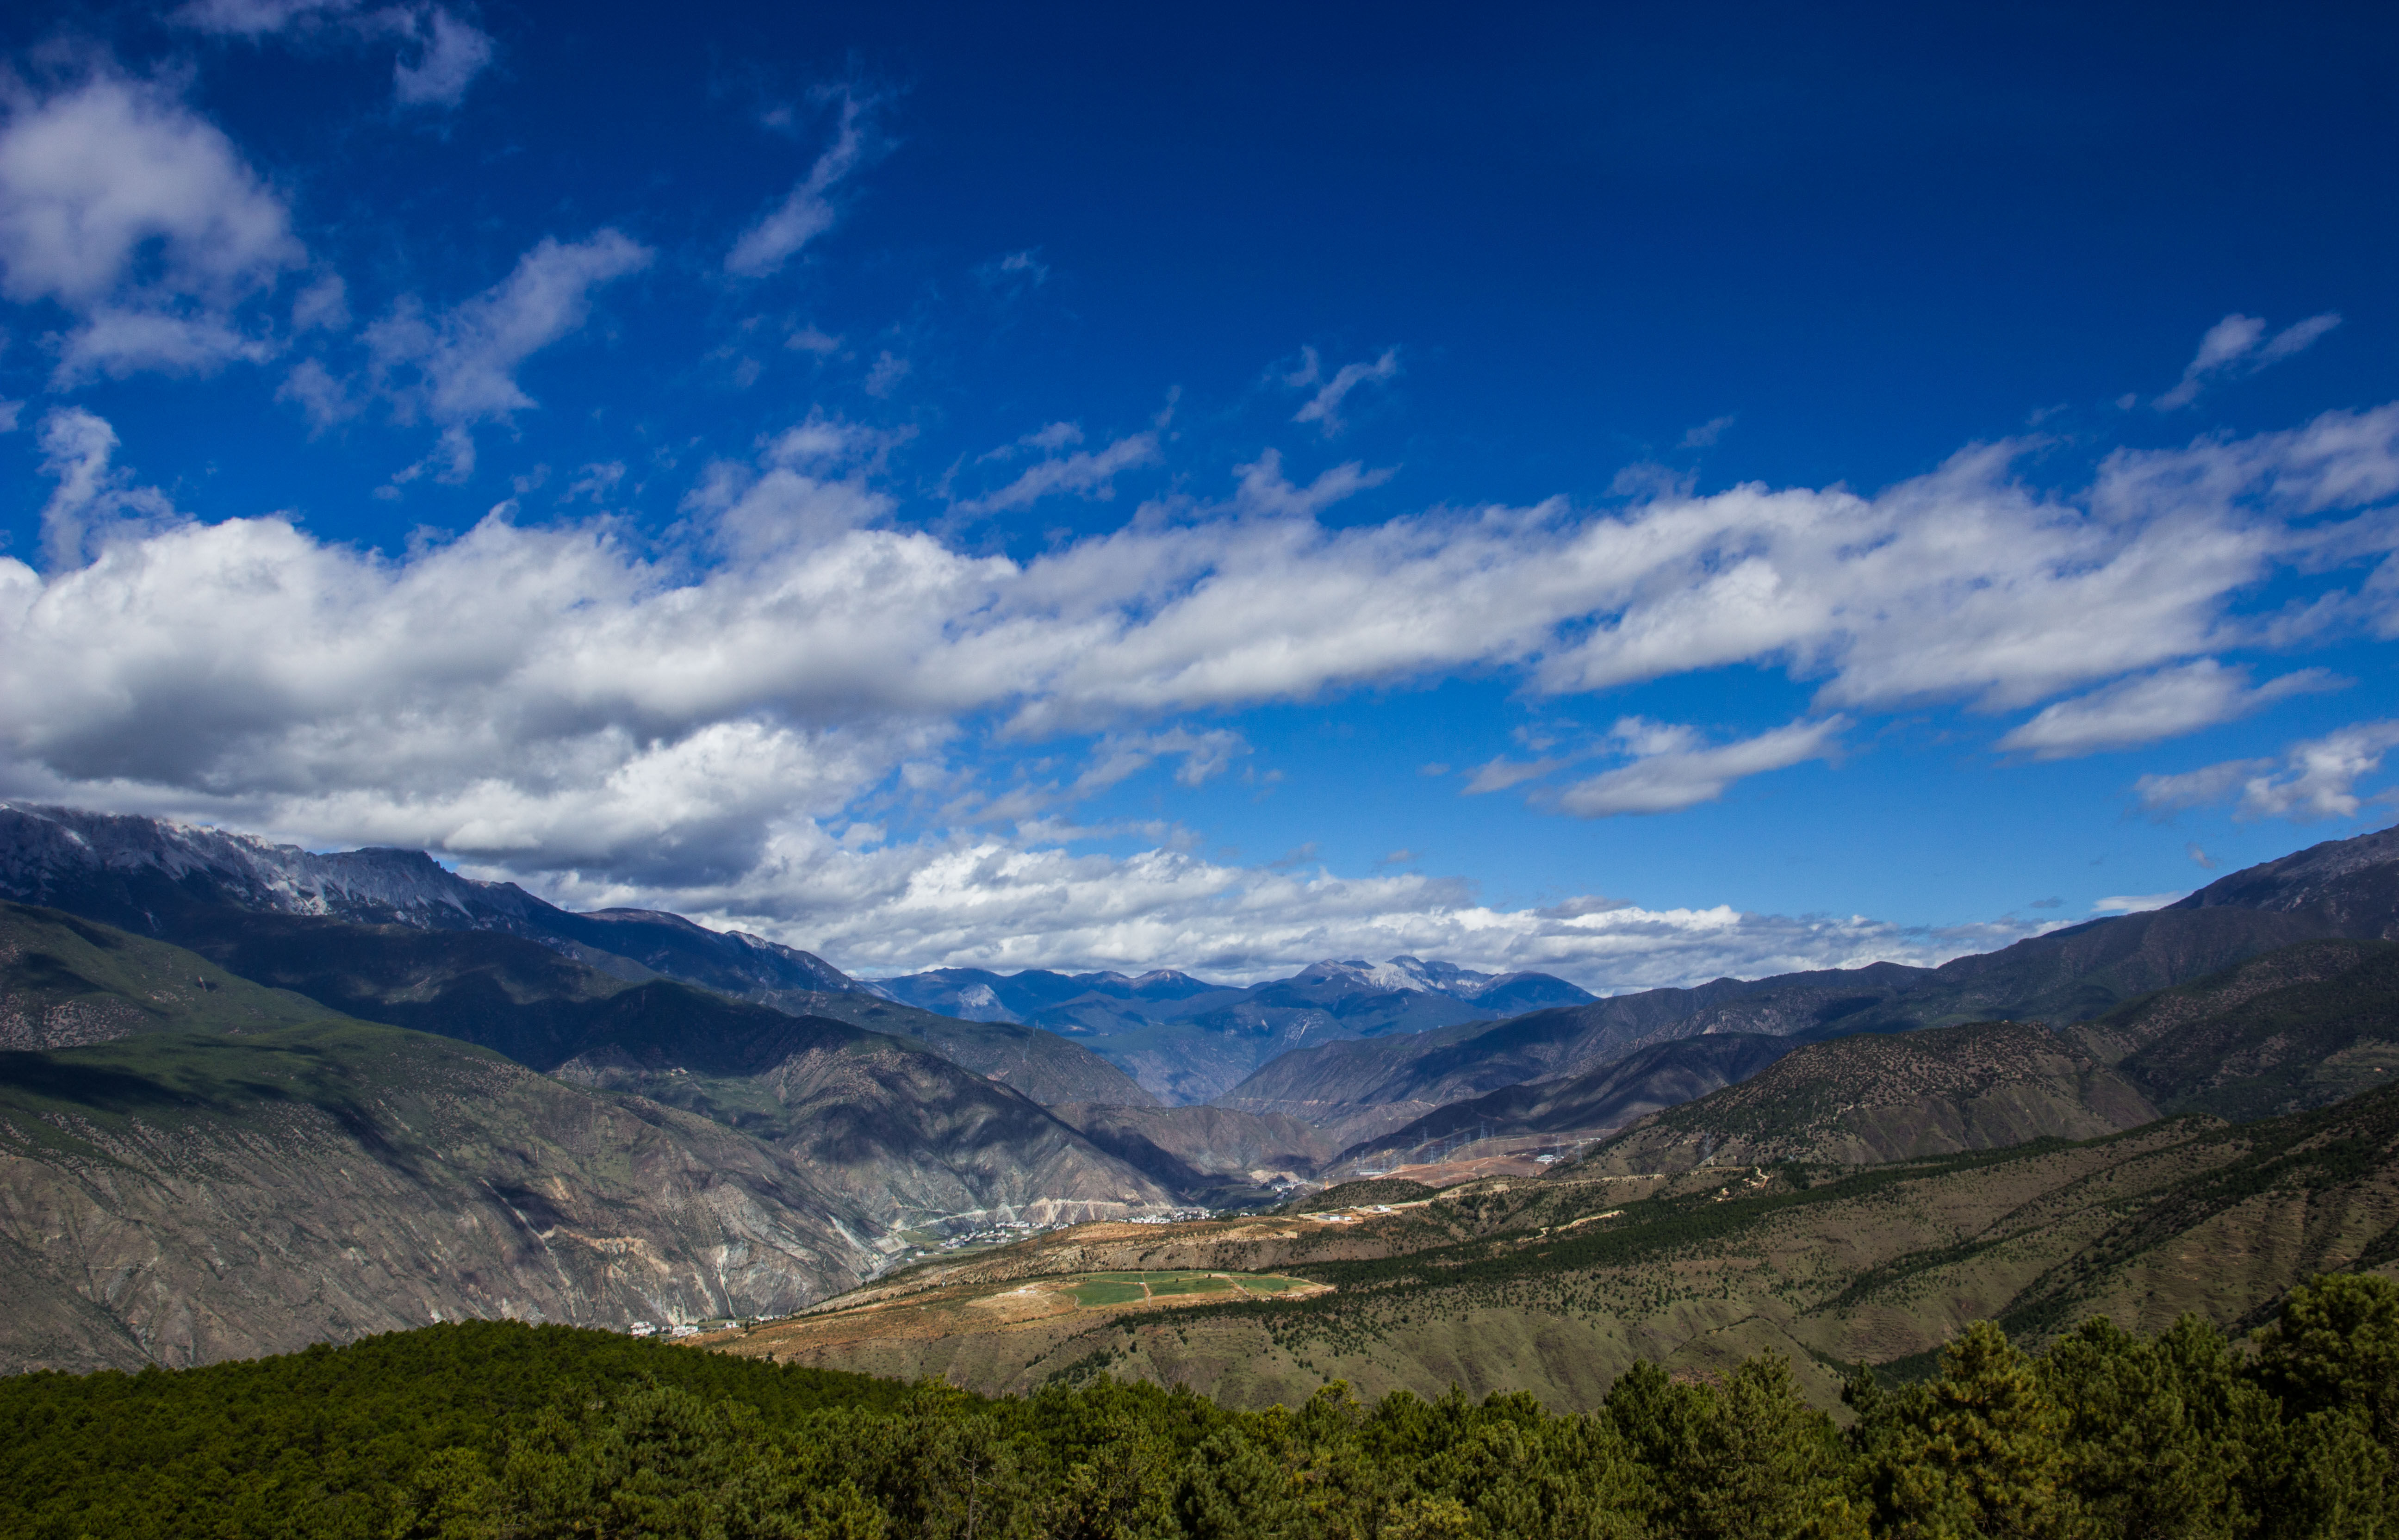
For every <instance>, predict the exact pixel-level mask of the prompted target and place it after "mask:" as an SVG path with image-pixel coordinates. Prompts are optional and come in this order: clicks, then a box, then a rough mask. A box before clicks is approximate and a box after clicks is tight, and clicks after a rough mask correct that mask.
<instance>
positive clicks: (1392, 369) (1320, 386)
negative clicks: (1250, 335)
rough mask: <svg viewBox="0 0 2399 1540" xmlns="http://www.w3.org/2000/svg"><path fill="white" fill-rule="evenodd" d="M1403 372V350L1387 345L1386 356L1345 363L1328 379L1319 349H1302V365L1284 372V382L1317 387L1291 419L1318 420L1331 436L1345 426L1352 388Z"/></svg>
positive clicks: (1299, 420)
mask: <svg viewBox="0 0 2399 1540" xmlns="http://www.w3.org/2000/svg"><path fill="white" fill-rule="evenodd" d="M1399 372H1400V350H1399V349H1398V348H1396V347H1387V348H1385V349H1384V350H1383V356H1382V357H1381V358H1376V360H1375V361H1374V362H1373V363H1370V364H1364V363H1360V364H1343V365H1342V366H1341V367H1340V369H1338V370H1336V371H1335V372H1334V375H1333V377H1332V378H1331V379H1329V380H1328V379H1325V378H1324V377H1323V363H1322V360H1321V359H1320V358H1318V357H1317V356H1316V349H1314V348H1312V347H1304V348H1302V349H1300V367H1299V368H1298V369H1296V370H1294V371H1292V372H1291V373H1289V374H1286V375H1285V376H1283V384H1285V385H1290V386H1292V387H1294V388H1295V389H1296V388H1301V387H1304V386H1308V385H1315V386H1316V387H1317V390H1316V394H1315V395H1313V396H1311V397H1309V398H1308V401H1307V403H1306V404H1305V405H1303V406H1302V407H1301V408H1300V409H1299V410H1298V411H1297V412H1294V413H1293V414H1292V419H1291V420H1292V421H1293V422H1294V423H1314V424H1315V425H1316V426H1317V430H1318V431H1319V432H1321V434H1323V435H1324V437H1326V438H1327V439H1330V438H1332V437H1333V436H1334V435H1335V434H1337V433H1339V432H1340V431H1341V429H1342V427H1343V426H1345V425H1344V424H1343V422H1342V420H1341V403H1342V402H1343V401H1345V400H1348V399H1349V393H1350V392H1351V391H1353V390H1355V389H1357V388H1358V387H1359V386H1360V385H1381V384H1383V383H1385V382H1387V381H1389V380H1393V379H1396V378H1398V376H1399Z"/></svg>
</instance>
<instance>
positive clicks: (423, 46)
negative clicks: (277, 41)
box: [170, 0, 496, 107]
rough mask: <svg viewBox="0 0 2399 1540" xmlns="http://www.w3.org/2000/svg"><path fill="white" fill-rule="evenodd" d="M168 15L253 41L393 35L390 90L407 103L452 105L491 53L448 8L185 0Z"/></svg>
mask: <svg viewBox="0 0 2399 1540" xmlns="http://www.w3.org/2000/svg"><path fill="white" fill-rule="evenodd" d="M170 20H173V21H175V22H177V23H178V24H180V25H183V26H186V27H190V28H192V29H193V30H194V31H196V32H210V33H218V34H224V35H228V36H234V37H244V38H249V39H251V40H253V41H254V40H257V39H260V38H264V37H270V36H273V35H275V34H278V33H283V32H294V33H303V34H307V35H309V36H312V37H318V38H325V37H332V38H337V39H343V40H346V41H347V42H349V43H351V44H353V45H357V44H366V43H373V42H375V41H379V40H382V39H386V38H397V39H399V40H400V54H399V57H398V58H396V59H395V60H394V61H392V71H391V81H392V95H393V97H394V98H395V99H396V100H397V101H399V102H400V105H402V106H406V107H422V106H435V107H455V106H457V105H458V104H459V103H460V102H461V101H465V100H466V98H467V88H468V86H470V85H472V84H473V83H474V80H475V77H476V76H477V75H479V74H482V72H483V71H484V70H485V69H487V68H488V67H490V65H491V62H492V60H493V57H494V55H495V52H496V46H495V44H494V43H493V41H492V38H491V35H490V34H488V33H485V32H484V31H482V29H481V28H480V27H477V26H476V25H475V24H474V23H472V22H471V21H468V20H465V19H463V18H462V17H460V16H459V15H458V13H456V12H455V11H453V10H452V9H451V8H450V7H447V6H438V5H402V6H386V7H378V8H375V9H373V10H370V9H367V8H365V7H363V6H361V5H360V4H359V0H190V3H189V4H187V5H184V6H183V7H179V8H178V9H176V10H175V11H174V12H173V13H172V15H171V17H170ZM412 52H413V59H412V57H411V56H412Z"/></svg>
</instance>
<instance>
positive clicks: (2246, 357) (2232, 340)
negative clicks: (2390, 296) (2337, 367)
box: [2155, 311, 2340, 412]
mask: <svg viewBox="0 0 2399 1540" xmlns="http://www.w3.org/2000/svg"><path fill="white" fill-rule="evenodd" d="M2339 324H2340V317H2338V316H2337V315H2335V314H2333V313H2332V312H2330V311H2326V312H2324V314H2323V315H2321V316H2310V317H2308V318H2307V319H2306V320H2303V321H2297V322H2294V323H2293V324H2291V325H2289V326H2286V327H2284V329H2283V330H2282V331H2278V332H2276V333H2274V335H2273V336H2272V337H2270V338H2269V337H2268V336H2267V335H2266V323H2265V322H2264V321H2262V320H2260V319H2258V318H2257V317H2255V316H2243V315H2241V314H2239V313H2238V312H2235V313H2234V314H2232V315H2230V316H2227V317H2224V318H2223V319H2222V320H2220V321H2218V322H2216V324H2215V325H2214V326H2211V327H2209V328H2208V329H2207V334H2206V335H2205V336H2203V337H2202V338H2200V340H2199V351H2198V352H2197V353H2196V354H2194V355H2193V356H2192V358H2191V360H2190V363H2189V365H2188V366H2187V367H2185V368H2184V370H2183V371H2182V380H2181V382H2180V383H2179V384H2177V385H2175V387H2174V388H2173V389H2172V390H2169V391H2167V392H2166V393H2165V394H2164V395H2162V396H2161V397H2159V398H2158V399H2157V401H2156V403H2155V404H2156V406H2157V409H2158V410H2159V411H2160V412H2174V411H2177V410H2179V409H2181V408H2183V407H2187V406H2189V405H2190V404H2191V403H2192V402H2193V401H2196V400H2198V399H2199V394H2200V392H2201V391H2202V390H2204V389H2206V388H2207V387H2208V385H2211V384H2213V383H2215V382H2216V381H2217V380H2219V379H2223V378H2226V377H2228V376H2232V375H2240V374H2254V373H2256V372H2257V371H2258V370H2261V369H2263V368H2265V367H2266V366H2267V365H2269V364H2274V363H2280V362H2282V360H2284V358H2290V357H2292V356H2293V355H2294V354H2297V353H2301V352H2304V351H2306V350H2307V349H2308V348H2309V347H2310V346H2311V345H2312V344H2314V343H2315V341H2316V339H2317V338H2319V337H2321V336H2323V335H2324V333H2325V332H2327V331H2331V330H2332V329H2333V328H2334V327H2337V326H2338V325H2339Z"/></svg>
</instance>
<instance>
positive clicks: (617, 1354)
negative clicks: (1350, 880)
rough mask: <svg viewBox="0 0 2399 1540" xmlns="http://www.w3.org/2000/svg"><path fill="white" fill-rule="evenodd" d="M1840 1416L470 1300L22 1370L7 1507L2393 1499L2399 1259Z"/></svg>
mask: <svg viewBox="0 0 2399 1540" xmlns="http://www.w3.org/2000/svg"><path fill="white" fill-rule="evenodd" d="M1843 1399H1844V1401H1845V1402H1846V1403H1847V1404H1848V1408H1849V1411H1848V1413H1847V1415H1846V1416H1845V1417H1844V1418H1843V1419H1841V1421H1843V1422H1846V1423H1847V1425H1846V1426H1843V1425H1841V1423H1840V1422H1837V1420H1836V1418H1835V1417H1833V1416H1831V1415H1828V1414H1827V1413H1825V1412H1823V1411H1820V1410H1818V1409H1815V1408H1813V1407H1811V1406H1809V1404H1808V1402H1807V1401H1806V1399H1805V1398H1802V1397H1801V1396H1800V1395H1799V1394H1798V1391H1797V1388H1796V1383H1795V1381H1794V1380H1793V1377H1792V1373H1791V1368H1790V1365H1789V1364H1788V1363H1787V1362H1786V1361H1784V1360H1782V1359H1781V1358H1776V1357H1773V1356H1771V1355H1760V1356H1758V1357H1755V1358H1750V1359H1748V1360H1746V1361H1744V1362H1742V1363H1741V1364H1740V1365H1739V1366H1738V1367H1736V1368H1734V1369H1732V1370H1731V1371H1728V1372H1727V1373H1723V1374H1720V1375H1716V1376H1711V1377H1700V1378H1670V1377H1669V1376H1668V1375H1666V1374H1665V1373H1664V1372H1662V1371H1660V1370H1659V1369H1657V1368H1656V1367H1655V1366H1653V1365H1650V1364H1647V1363H1642V1364H1638V1365H1636V1366H1634V1367H1633V1369H1632V1370H1631V1371H1628V1372H1627V1373H1625V1374H1624V1375H1622V1376H1621V1377H1620V1378H1619V1379H1618V1381H1617V1382H1616V1384H1615V1385H1614V1387H1613V1388H1612V1389H1611V1390H1610V1391H1609V1393H1608V1395H1607V1398H1606V1402H1605V1404H1604V1405H1603V1406H1601V1407H1600V1408H1599V1409H1598V1410H1596V1411H1594V1412H1591V1413H1589V1414H1584V1415H1572V1414H1569V1415H1552V1414H1551V1413H1550V1412H1547V1411H1545V1410H1544V1409H1543V1408H1542V1407H1541V1405H1540V1404H1539V1403H1538V1401H1537V1400H1535V1399H1534V1398H1532V1397H1530V1396H1525V1395H1513V1396H1492V1397H1489V1398H1485V1399H1484V1400H1482V1401H1480V1402H1475V1401H1471V1400H1470V1399H1469V1398H1466V1397H1464V1396H1463V1395H1460V1394H1458V1393H1457V1392H1455V1391H1453V1392H1452V1393H1451V1394H1450V1395H1448V1396H1446V1397H1443V1398H1435V1399H1432V1400H1426V1399H1422V1398H1417V1397H1415V1396H1411V1395H1408V1394H1406V1393H1404V1392H1401V1393H1395V1394H1393V1395H1390V1396H1388V1397H1386V1398H1383V1399H1382V1400H1381V1401H1380V1402H1378V1403H1377V1404H1376V1405H1374V1406H1372V1407H1367V1406H1364V1405H1362V1404H1360V1403H1359V1402H1358V1401H1357V1400H1355V1399H1354V1398H1351V1397H1350V1396H1349V1392H1348V1389H1347V1387H1346V1386H1345V1385H1340V1384H1338V1383H1335V1384H1333V1385H1327V1386H1325V1387H1324V1389H1323V1390H1321V1392H1320V1393H1318V1394H1317V1395H1316V1396H1314V1397H1313V1398H1309V1399H1308V1400H1307V1401H1305V1402H1304V1403H1303V1404H1302V1405H1300V1406H1299V1407H1298V1408H1296V1409H1295V1410H1294V1409H1287V1408H1283V1407H1273V1408H1269V1409H1267V1410H1265V1411H1263V1412H1234V1411H1229V1410H1227V1409H1225V1408H1223V1407H1220V1406H1218V1405H1216V1404H1215V1403H1213V1402H1212V1401H1210V1400H1208V1399H1206V1398H1202V1397H1200V1396H1197V1395H1193V1394H1191V1393H1189V1392H1188V1391H1184V1390H1169V1389H1164V1388H1161V1387H1159V1386H1157V1385H1146V1384H1142V1385H1123V1384H1118V1383H1117V1382H1116V1381H1113V1380H1111V1379H1108V1378H1106V1377H1105V1375H1088V1374H1087V1375H1084V1376H1082V1377H1081V1378H1080V1380H1079V1383H1077V1377H1076V1376H1074V1375H1064V1376H1062V1377H1061V1380H1060V1382H1059V1383H1055V1384H1052V1385H1049V1386H1047V1387H1045V1388H1043V1389H1042V1390H1039V1391H1037V1392H1036V1393H1035V1394H1032V1395H1030V1396H1025V1397H1012V1398H998V1399H987V1398H980V1397H976V1396H971V1395H969V1394H966V1393H964V1392H960V1391H956V1390H953V1389H950V1388H948V1387H946V1386H943V1385H937V1384H933V1383H930V1382H926V1383H920V1384H916V1385H907V1384H903V1383H901V1382H898V1381H892V1380H876V1379H872V1378H868V1377H865V1376H861V1375H849V1374H840V1373H834V1372H828V1371H820V1370H812V1369H803V1368H797V1367H793V1366H789V1365H775V1364H769V1363H762V1362H758V1361H756V1360H745V1359H735V1358H726V1357H724V1356H720V1355H715V1354H709V1353H704V1352H697V1351H693V1350H690V1349H685V1348H678V1347H672V1346H667V1345H662V1344H655V1343H643V1342H637V1341H633V1340H630V1339H628V1338H623V1337H618V1336H615V1335H612V1334H608V1333H603V1332H596V1331H576V1330H573V1329H568V1328H561V1327H539V1328H535V1327H525V1326H522V1325H516V1324H511V1323H476V1324H469V1325H462V1326H442V1327H433V1328H429V1329H426V1330H421V1331H412V1332H405V1333H396V1334H392V1335H386V1336H380V1337H373V1338H369V1339H367V1340H365V1341H362V1342H359V1343H356V1344H351V1345H350V1346H347V1347H344V1348H325V1347H316V1348H311V1349H309V1350H307V1351H306V1352H304V1353H299V1354H295V1355H291V1356H290V1357H285V1358H266V1359H260V1360H256V1361H250V1362H240V1363H228V1364H220V1365H216V1366H213V1367H210V1368H206V1369H197V1370H187V1371H179V1372H173V1373H169V1372H162V1371H157V1370H147V1371H142V1373H139V1374H132V1375H127V1374H121V1373H115V1372H109V1373H102V1374H95V1375H90V1376H87V1377H82V1378H75V1377H70V1376H66V1375H60V1374H34V1375H24V1376H20V1377H18V1378H16V1379H13V1380H9V1381H7V1382H0V1442H5V1446H6V1448H7V1451H8V1454H9V1458H8V1460H7V1463H6V1466H5V1473H0V1533H7V1534H9V1535H12V1536H24V1537H27V1540H52V1537H55V1540H76V1537H79V1536H85V1535H111V1536H129V1537H138V1536H165V1535H211V1536H225V1537H228V1540H232V1537H237V1536H239V1537H248V1536H286V1535H308V1536H325V1537H347V1536H357V1537H359V1540H366V1537H369V1536H375V1537H385V1536H389V1537H395V1540H415V1537H425V1540H432V1537H444V1540H449V1537H455V1540H467V1537H479V1540H497V1537H501V1536H523V1537H528V1540H530V1537H535V1536H565V1535H625V1536H632V1535H644V1536H657V1537H660V1540H671V1537H682V1536H691V1537H695V1540H697V1537H702V1536H705V1537H710V1540H748V1537H752V1536H755V1537H768V1536H772V1537H779V1540H797V1537H809V1540H816V1537H826V1540H833V1537H841V1540H876V1537H881V1536H887V1535H888V1536H902V1535H909V1536H914V1535H925V1536H940V1537H944V1540H946V1537H950V1536H957V1537H960V1540H972V1537H977V1536H985V1535H996V1536H1023V1537H1031V1536H1061V1537H1064V1536H1077V1537H1101V1536H1111V1537H1113V1536H1126V1537H1130V1536H1136V1535H1139V1536H1146V1537H1153V1540H1168V1537H1174V1536H1186V1535H1188V1536H1193V1537H1195V1540H1196V1537H1201V1536H1205V1537H1210V1540H1217V1537H1222V1540H1235V1537H1248V1536H1261V1537H1267V1536H1273V1537H1290V1540H1300V1537H1311V1540H1312V1537H1315V1536H1325V1537H1328V1540H1330V1537H1335V1536H1339V1537H1349V1536H1368V1535H1373V1536H1385V1537H1389V1540H1400V1537H1403V1536H1404V1537H1416V1536H1431V1535H1453V1536H1478V1537H1480V1536H1490V1537H1493V1540H1498V1537H1502V1536H1506V1537H1516V1536H1538V1537H1549V1536H1556V1537H1560V1540H1563V1537H1565V1536H1570V1535H1571V1536H1609V1537H1618V1540H1642V1537H1650V1536H1655V1537H1659V1540H1666V1537H1675V1540H1683V1537H1689V1540H1717V1537H1724V1540H1731V1537H1751V1536H1755V1537H1758V1540H1768V1537H1774V1540H1782V1537H1787V1536H1813V1537H1819V1540H1846V1537H1857V1540H1864V1537H1867V1536H1882V1535H1891V1536H1936V1535H1956V1536H1976V1535H2011V1536H2026V1537H2034V1536H2039V1537H2057V1540H2069V1537H2071V1540H2081V1537H2086V1536H2087V1537H2093V1540H2096V1537H2100V1536H2113V1535H2141V1536H2148V1535H2174V1536H2190V1537H2208V1540H2216V1537H2222V1540H2250V1537H2256V1540H2284V1537H2289V1540H2299V1537H2302V1536H2306V1537H2315V1536H2355V1537H2358V1540H2367V1537H2371V1536H2377V1535H2387V1534H2389V1533H2392V1526H2393V1525H2399V1482H2394V1480H2393V1477H2392V1470H2393V1462H2394V1458H2399V1287H2394V1286H2393V1285H2392V1283H2391V1282H2390V1280H2388V1279H2383V1278H2374V1277H2357V1276H2349V1275H2334V1276H2329V1277H2323V1278H2319V1279H2316V1280H2314V1281H2313V1282H2312V1283H2311V1284H2309V1285H2307V1286H2303V1287H2302V1288H2300V1289H2298V1290H2294V1291H2293V1292H2292V1294H2291V1295H2290V1296H2289V1297H2288V1298H2287V1299H2286V1300H2285V1301H2284V1304H2283V1307H2282V1309H2281V1312H2280V1316H2279V1318H2278V1319H2277V1320H2276V1321H2275V1322H2274V1323H2273V1324H2272V1325H2271V1326H2270V1327H2268V1328H2267V1329H2266V1330H2264V1331H2260V1332H2259V1333H2258V1334H2257V1343H2256V1348H2255V1351H2254V1352H2249V1353H2243V1352H2241V1351H2238V1350H2237V1349H2236V1348H2235V1346H2234V1344H2231V1343H2230V1342H2228V1341H2227V1339H2226V1338H2224V1337H2223V1336H2222V1335H2221V1334H2220V1333H2218V1332H2217V1331H2216V1329H2215V1328H2213V1327H2211V1326H2209V1325H2207V1324H2206V1323H2205V1322H2204V1321H2202V1320H2200V1319H2198V1318H2197V1317H2186V1318H2184V1319H2183V1320H2180V1321H2178V1322H2176V1323H2175V1324H2174V1325H2173V1326H2172V1327H2171V1328H2170V1329H2168V1330H2167V1331H2163V1332H2162V1333H2160V1334H2159V1335H2157V1336H2155V1337H2142V1336H2137V1335H2134V1334H2131V1333H2127V1332H2125V1331H2121V1330H2119V1329H2118V1328H2116V1327H2114V1326H2112V1325H2110V1324H2108V1322H2106V1321H2104V1320H2094V1321H2092V1322H2090V1323H2088V1324H2087V1325H2085V1326H2083V1327H2081V1328H2080V1329H2079V1330H2077V1331H2072V1332H2069V1333H2067V1335H2065V1336H2063V1337H2062V1338H2060V1339H2058V1340H2057V1341H2055V1342H2054V1343H2053V1344H2051V1345H2050V1346H2049V1347H2048V1348H2047V1349H2046V1350H2045V1351H2044V1352H2042V1353H2041V1354H2040V1355H2039V1356H2037V1357H2035V1356H2029V1355H2026V1353H2024V1352H2023V1351H2022V1350H2020V1349H2019V1348H2017V1347H2016V1346H2014V1345H2013V1344H2011V1343H2010V1342H2009V1341H2008V1339H2007V1337H2006V1336H2005V1335H2004V1334H2003V1333H2002V1332H2001V1331H1999V1329H1998V1328H1997V1327H1995V1326H1992V1325H1990V1324H1989V1323H1987V1322H1983V1323H1977V1324H1975V1325H1973V1326H1972V1327H1970V1328H1969V1329H1968V1330H1966V1331H1963V1332H1961V1333H1960V1334H1959V1336H1958V1337H1957V1338H1956V1339H1954V1340H1953V1341H1952V1342H1951V1343H1950V1344H1948V1346H1947V1348H1946V1349H1945V1352H1944V1354H1943V1356H1942V1362H1941V1365H1940V1368H1939V1371H1938V1372H1937V1373H1936V1374H1935V1375H1933V1376H1932V1377H1931V1378H1929V1379H1927V1380H1926V1381H1924V1382H1923V1383H1920V1384H1918V1385H1911V1386H1891V1385H1882V1384H1879V1383H1877V1381H1876V1380H1875V1378H1874V1377H1873V1375H1872V1373H1871V1372H1870V1371H1867V1372H1862V1373H1860V1374H1859V1375H1858V1376H1857V1377H1855V1378H1854V1379H1852V1380H1851V1381H1850V1384H1849V1387H1848V1389H1847V1391H1846V1393H1845V1395H1844V1397H1843Z"/></svg>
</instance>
